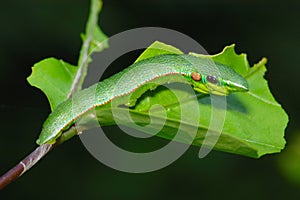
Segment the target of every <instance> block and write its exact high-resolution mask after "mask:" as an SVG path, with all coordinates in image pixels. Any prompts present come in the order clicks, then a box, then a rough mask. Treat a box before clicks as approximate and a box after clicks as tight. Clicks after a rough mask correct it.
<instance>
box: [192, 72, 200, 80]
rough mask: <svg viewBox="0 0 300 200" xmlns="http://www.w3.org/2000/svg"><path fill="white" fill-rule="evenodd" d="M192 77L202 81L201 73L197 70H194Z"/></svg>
mask: <svg viewBox="0 0 300 200" xmlns="http://www.w3.org/2000/svg"><path fill="white" fill-rule="evenodd" d="M191 77H192V79H193V80H194V81H201V75H200V74H199V73H197V72H193V73H192V76H191Z"/></svg>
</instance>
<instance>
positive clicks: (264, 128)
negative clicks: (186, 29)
mask: <svg viewBox="0 0 300 200" xmlns="http://www.w3.org/2000/svg"><path fill="white" fill-rule="evenodd" d="M155 45H158V46H156V47H161V48H164V46H165V45H164V44H159V43H156V44H155ZM168 48H169V46H168ZM166 51H168V50H167V49H166ZM161 52H162V51H161V50H155V49H154V48H150V49H147V50H146V51H145V52H144V53H143V54H142V56H140V57H139V60H142V59H145V58H146V57H148V55H158V54H161ZM162 53H164V52H162ZM179 53H180V52H179ZM192 54H193V55H195V56H204V55H199V54H195V53H192ZM143 55H145V57H143ZM205 56H206V55H205ZM209 57H211V58H212V59H213V60H214V61H218V62H220V63H223V64H225V65H228V66H231V67H232V68H233V69H235V70H236V71H238V72H239V73H241V74H242V75H243V76H244V77H245V78H246V79H247V81H248V84H249V87H250V91H249V92H247V93H235V94H231V95H229V96H228V97H227V110H226V119H225V124H224V127H223V130H222V134H221V136H220V137H219V140H218V142H217V143H216V145H215V146H213V148H214V149H215V150H220V151H225V152H230V153H234V154H239V155H244V156H249V157H253V158H259V157H261V156H262V155H265V154H270V153H276V152H280V151H281V150H282V149H283V148H284V145H285V140H284V130H285V128H286V125H287V122H288V116H287V114H286V113H285V111H284V110H283V109H282V107H281V106H280V104H278V103H277V102H276V101H275V99H274V97H273V96H272V94H271V92H270V90H269V87H268V84H267V81H266V80H265V79H264V78H263V76H264V74H265V72H266V67H265V64H266V59H265V58H263V59H262V60H261V61H260V62H259V63H257V64H255V65H254V66H253V67H251V68H250V67H249V63H248V61H247V58H246V55H245V54H241V55H237V54H236V53H235V51H234V45H232V46H228V47H226V48H225V49H224V51H223V52H222V53H220V54H217V55H213V56H209ZM174 90H178V91H177V92H178V93H179V96H180V98H181V99H189V98H190V97H191V96H190V95H193V94H189V93H188V92H186V91H182V90H180V89H178V88H177V87H174V89H173V91H174ZM198 102H199V108H200V111H201V113H200V116H201V117H200V121H199V124H198V127H197V128H198V133H197V136H196V138H195V140H194V142H193V144H194V145H196V146H201V145H202V144H203V140H204V138H205V134H206V132H207V130H208V127H209V123H210V117H211V109H212V108H211V104H210V96H203V95H200V96H199V97H198ZM156 104H159V105H162V106H163V107H165V108H166V109H165V110H162V109H154V110H152V111H151V114H150V115H149V113H148V112H149V110H150V108H151V107H152V106H154V105H156ZM188 104H189V101H186V102H183V103H181V104H180V105H179V104H178V100H177V98H176V97H175V96H174V94H173V92H171V91H170V90H168V89H166V88H164V87H158V88H157V89H156V90H154V91H148V92H147V93H146V94H144V95H143V96H142V98H140V99H139V101H138V103H137V105H136V106H135V107H134V109H131V110H130V113H131V117H132V118H133V119H134V122H135V123H137V124H140V125H148V123H150V121H149V117H150V116H151V125H152V127H153V130H154V129H155V127H161V125H162V124H161V123H164V119H165V114H167V119H166V122H165V123H164V124H163V125H164V128H163V129H162V130H161V131H160V132H159V133H158V134H157V136H160V137H163V138H166V139H168V140H172V139H173V138H174V136H175V134H176V132H177V129H178V127H179V125H180V124H184V126H183V129H184V130H183V131H185V132H186V138H185V137H182V138H180V139H179V140H178V141H180V142H185V141H188V139H189V137H190V135H189V130H190V124H189V122H188V121H184V120H181V116H180V106H181V107H182V106H183V107H184V108H185V109H189V112H190V114H191V116H194V115H195V117H196V115H197V114H198V113H195V112H194V108H192V107H189V106H187V105H188ZM113 109H114V112H116V110H117V112H118V113H119V114H118V115H119V116H125V115H124V114H122V113H125V112H126V110H125V109H122V108H113ZM165 112H166V113H165ZM99 118H100V119H101V122H102V124H104V125H110V124H113V123H114V121H113V120H114V119H113V117H112V116H111V113H110V111H109V110H106V111H104V112H103V110H102V112H101V113H99ZM124 118H125V117H124ZM124 124H125V125H127V126H131V125H130V120H129V121H128V123H127V124H126V119H125V121H124ZM149 133H151V131H150V132H149Z"/></svg>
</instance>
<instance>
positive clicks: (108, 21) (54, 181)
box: [0, 0, 300, 199]
mask: <svg viewBox="0 0 300 200" xmlns="http://www.w3.org/2000/svg"><path fill="white" fill-rule="evenodd" d="M88 10H89V1H85V0H72V1H71V0H59V1H58V0H43V1H38V0H27V1H21V0H17V1H5V2H1V3H0V22H1V24H0V27H1V31H0V66H1V70H0V71H1V77H0V83H1V86H2V87H1V101H0V112H1V133H0V134H1V140H0V174H3V173H4V172H5V171H6V170H8V169H9V168H10V167H12V166H13V165H15V164H16V163H18V162H19V161H20V159H22V158H23V157H24V156H26V155H27V154H28V153H29V152H31V151H32V150H33V149H34V148H35V147H36V144H35V140H36V138H37V136H38V134H39V131H40V129H41V124H42V122H43V121H44V119H45V118H46V117H47V115H48V114H49V112H50V108H49V105H48V102H47V99H46V97H45V96H44V95H43V94H42V92H40V91H39V90H37V89H35V88H33V87H30V85H29V84H28V83H27V82H26V77H28V76H29V75H30V73H31V66H32V65H33V64H34V63H36V62H38V61H40V60H42V59H44V58H47V57H52V56H53V57H56V58H62V59H64V60H65V61H67V62H70V63H72V64H76V62H77V57H78V52H79V49H80V46H81V40H80V37H79V34H80V33H82V32H83V31H84V29H85V22H86V19H87V16H88ZM299 10H300V3H297V1H290V0H286V1H280V2H277V1H272V0H269V1H258V0H227V1H222V0H215V1H213V0H200V1H196V0H186V1H179V0H162V1H158V0H153V1H138V0H130V1H122V0H118V1H105V2H104V7H103V10H102V13H101V16H100V25H101V27H102V29H103V31H104V32H105V33H106V34H107V35H108V36H111V35H114V34H116V33H119V32H121V31H124V30H127V29H130V28H136V27H143V26H158V27H165V28H170V29H174V30H177V31H180V32H182V33H185V34H187V35H189V36H191V37H192V38H194V39H195V40H197V41H198V42H199V43H200V44H201V45H202V46H203V47H204V48H205V49H206V50H207V51H208V52H209V53H211V54H214V53H218V52H220V51H221V50H222V49H223V48H224V46H226V45H230V44H232V43H235V44H236V50H237V52H238V53H241V52H245V53H247V54H248V59H249V61H250V63H251V64H254V63H256V62H257V61H259V60H260V59H261V57H263V56H265V57H267V58H268V60H269V62H268V65H267V67H268V72H267V74H266V78H267V80H268V82H269V85H270V89H271V91H272V93H273V95H274V96H275V98H276V99H277V100H278V101H279V102H280V103H281V104H282V106H283V108H284V109H285V110H286V111H287V113H288V114H289V116H290V123H289V125H288V128H287V130H286V139H287V142H288V143H287V148H286V150H284V152H283V153H281V154H274V155H267V156H264V157H262V158H261V159H257V160H256V159H251V158H246V157H241V156H237V155H231V154H228V153H222V152H216V151H213V152H212V153H210V154H209V155H208V156H207V157H205V158H204V159H199V158H198V157H197V155H198V150H199V148H197V147H191V148H190V149H189V150H188V151H187V153H186V154H184V156H182V157H181V158H180V159H179V160H178V161H176V162H175V163H173V164H172V165H170V166H168V167H167V168H164V169H161V170H159V171H155V172H151V173H146V174H128V173H124V172H119V171H116V170H113V169H111V168H108V167H106V166H104V165H103V164H101V163H100V162H98V161H97V160H95V159H94V158H93V157H92V156H91V155H90V154H89V153H88V152H87V151H86V149H85V148H84V147H83V145H82V144H81V142H80V140H79V139H78V138H74V139H72V140H71V141H69V142H67V143H65V144H64V145H61V146H59V147H58V148H56V149H55V150H54V151H53V152H51V153H50V154H49V155H47V157H46V158H44V159H43V160H42V161H41V162H40V163H38V164H37V165H36V166H35V167H34V168H33V169H31V170H30V171H29V172H27V173H26V174H25V175H24V176H23V177H22V178H20V179H19V180H17V181H15V182H14V183H12V184H11V185H9V186H8V187H7V188H5V190H3V191H1V192H0V198H1V199H5V198H4V197H7V199H20V198H24V197H25V198H27V197H28V198H30V199H40V198H43V199H66V198H68V199H69V198H70V199H71V198H72V199H116V198H119V199H120V198H122V199H168V198H173V199H183V198H192V197H195V198H199V199H200V198H206V199H207V198H210V199H216V198H218V199H221V198H222V199H227V198H228V199H229V198H230V199H271V198H272V199H273V198H276V199H279V198H288V197H289V198H291V197H293V198H294V199H295V198H296V197H300V182H298V181H299V178H300V174H299V172H300V167H299V168H297V165H298V166H299V165H300V161H299V160H297V158H298V155H299V156H300V154H297V156H296V157H293V155H295V152H298V153H299V151H300V144H298V145H297V144H295V143H294V141H296V139H295V138H297V130H298V129H299V123H298V119H299V108H300V106H299V101H300V97H299V89H298V86H299V78H298V77H299V75H298V73H299V71H300V68H299V64H298V63H299V50H300V26H299V19H300V12H299ZM274 122H276V119H274ZM262 123H263V122H262ZM262 134H263V133H262ZM292 146H293V150H289V148H290V147H292ZM285 158H291V159H285ZM298 159H299V158H298ZM298 161H299V162H298ZM298 163H299V164H298ZM289 166H291V167H289ZM295 166H296V167H295ZM293 170H295V171H293ZM296 172H297V173H298V174H297V173H296ZM291 177H292V179H291ZM293 177H294V179H293ZM297 177H298V178H297Z"/></svg>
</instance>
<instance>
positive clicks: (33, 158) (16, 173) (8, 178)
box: [0, 144, 55, 190]
mask: <svg viewBox="0 0 300 200" xmlns="http://www.w3.org/2000/svg"><path fill="white" fill-rule="evenodd" d="M54 146H55V144H54V145H51V144H43V145H41V146H39V147H37V148H36V149H35V150H34V151H33V152H32V153H31V154H29V155H28V156H27V157H26V158H24V159H23V160H22V161H21V162H19V163H18V164H17V165H16V166H15V167H13V168H12V169H10V170H9V171H8V172H6V173H5V174H4V175H3V176H1V177H0V190H1V189H3V188H4V187H5V186H6V185H8V184H9V183H11V182H12V181H13V180H15V179H17V178H19V177H20V176H22V174H24V173H25V172H26V171H27V170H29V169H30V168H31V167H32V166H34V165H35V164H36V163H37V162H38V161H39V160H40V159H41V158H42V157H44V156H45V155H46V154H47V153H48V152H49V151H50V150H51V149H52V148H53V147H54Z"/></svg>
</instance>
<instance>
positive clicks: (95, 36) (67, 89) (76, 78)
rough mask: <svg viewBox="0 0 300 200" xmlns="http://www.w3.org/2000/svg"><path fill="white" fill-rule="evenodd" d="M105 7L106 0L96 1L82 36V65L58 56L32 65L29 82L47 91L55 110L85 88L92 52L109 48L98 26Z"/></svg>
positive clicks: (80, 59) (93, 3) (80, 62)
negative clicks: (70, 62) (101, 11)
mask: <svg viewBox="0 0 300 200" xmlns="http://www.w3.org/2000/svg"><path fill="white" fill-rule="evenodd" d="M101 6H102V1H100V0H92V4H91V11H90V15H89V19H88V22H87V26H86V33H85V34H82V35H81V37H82V40H83V44H82V47H81V50H80V56H79V59H78V67H75V66H73V65H70V64H68V63H66V62H64V61H62V60H57V59H55V58H47V59H44V60H42V61H40V62H39V63H36V64H35V65H34V66H33V67H32V73H31V75H30V76H29V77H28V78H27V81H28V82H29V84H30V85H32V86H35V87H37V88H39V89H41V90H42V91H43V92H44V93H45V94H46V96H47V98H48V100H49V103H50V106H51V110H52V111H53V110H54V109H55V108H56V106H57V105H58V104H60V103H61V102H63V101H65V100H66V99H68V98H69V97H70V96H71V95H72V94H73V93H74V92H77V91H78V90H80V89H81V86H82V83H83V80H84V78H85V76H86V72H87V67H88V63H89V62H90V61H91V54H92V53H94V52H100V51H102V50H103V49H104V48H107V47H108V43H107V36H106V35H105V34H104V33H103V32H102V31H101V29H100V28H99V27H98V25H97V22H98V14H99V12H100V10H101Z"/></svg>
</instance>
